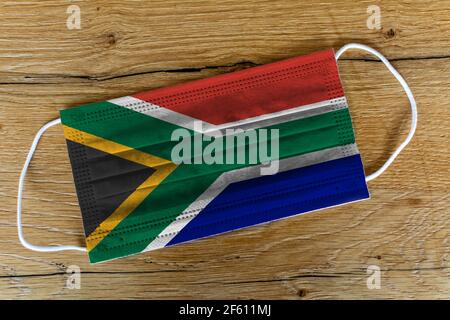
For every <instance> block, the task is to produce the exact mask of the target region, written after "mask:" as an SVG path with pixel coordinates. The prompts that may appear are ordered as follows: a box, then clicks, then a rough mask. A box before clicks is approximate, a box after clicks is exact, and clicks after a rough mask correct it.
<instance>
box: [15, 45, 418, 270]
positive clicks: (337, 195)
mask: <svg viewBox="0 0 450 320" xmlns="http://www.w3.org/2000/svg"><path fill="white" fill-rule="evenodd" d="M360 46H362V45H360ZM350 48H351V47H350ZM343 49H344V48H343ZM343 49H341V50H343ZM363 49H364V48H363ZM371 50H373V49H371ZM344 51H345V50H344ZM375 52H376V51H375ZM376 53H378V52H376ZM338 54H339V52H338V53H337V54H336V55H335V53H334V51H333V50H331V49H330V50H325V51H320V52H316V53H312V54H309V55H305V56H301V57H296V58H292V59H288V60H284V61H280V62H275V63H271V64H267V65H263V66H258V67H254V68H249V69H245V70H241V71H238V72H234V73H230V74H225V75H219V76H215V77H212V78H207V79H202V80H197V81H193V82H190V83H185V84H179V85H175V86H172V87H167V88H161V89H156V90H152V91H147V92H143V93H138V94H135V95H132V96H126V97H121V98H116V99H112V100H108V101H103V102H98V103H91V104H87V105H83V106H80V107H76V108H70V109H66V110H62V111H61V113H60V114H61V119H60V120H59V119H58V120H56V121H55V122H54V123H50V124H48V126H47V127H50V126H51V125H53V124H62V127H63V131H64V136H65V138H66V141H67V149H68V153H69V157H70V162H71V166H72V171H73V178H74V182H75V186H76V191H77V196H78V201H79V205H80V209H81V214H82V218H83V226H84V233H85V236H86V248H79V247H75V246H59V247H58V246H56V247H41V246H34V245H31V244H30V243H28V242H26V240H25V239H24V238H23V234H22V230H21V220H20V217H21V201H20V206H19V202H18V225H19V226H20V227H19V238H20V240H21V242H22V244H24V245H25V246H26V247H28V248H29V249H32V250H36V251H60V250H71V249H72V250H85V251H87V252H88V255H89V259H90V261H91V262H92V263H97V262H102V261H106V260H111V259H116V258H120V257H125V256H129V255H133V254H136V253H141V252H145V251H150V250H155V249H160V248H163V247H168V246H173V245H176V244H180V243H184V242H188V241H192V240H196V239H200V238H204V237H209V236H212V235H217V234H221V233H224V232H228V231H233V230H236V229H241V228H245V227H250V226H254V225H258V224H262V223H267V222H270V221H274V220H278V219H283V218H287V217H290V216H293V215H298V214H302V213H306V212H310V211H314V210H318V209H323V208H327V207H332V206H337V205H341V204H344V203H349V202H354V201H358V200H363V199H367V198H369V192H368V189H367V184H366V180H368V179H366V176H365V174H364V169H363V164H362V161H361V156H360V154H359V152H358V148H357V146H356V143H355V135H354V131H353V128H352V121H351V117H350V113H349V109H348V105H347V100H346V98H345V95H344V91H343V88H342V84H341V81H340V77H339V73H338V68H337V64H336V58H338ZM341 54H342V53H341ZM378 54H379V53H378ZM383 58H384V57H383ZM387 63H389V62H387ZM389 65H390V64H389ZM388 67H389V66H388ZM398 76H400V75H398ZM400 77H401V76H400ZM402 79H403V78H402ZM403 81H404V80H403ZM408 90H409V88H408ZM411 96H412V95H411ZM411 107H413V105H412V104H411ZM414 107H415V105H414ZM413 115H414V114H413ZM413 118H414V117H413ZM415 121H416V120H415ZM413 124H415V122H414V119H413ZM47 127H46V128H44V130H43V131H45V129H47ZM412 129H413V128H412ZM414 129H415V128H414ZM43 131H42V132H43ZM42 132H40V134H42ZM412 133H414V132H412ZM39 137H40V135H38V136H37V140H36V139H35V141H34V142H35V143H34V145H33V146H34V148H35V147H36V145H35V144H37V141H38V140H39ZM405 142H406V141H405ZM407 142H409V141H407ZM407 142H406V143H407ZM33 146H32V149H33ZM397 151H398V152H399V150H397ZM33 152H34V149H33V150H30V153H31V156H30V155H29V159H28V158H27V161H28V163H29V161H30V160H31V157H32V154H33ZM393 156H394V157H395V156H396V155H393ZM391 158H392V156H391ZM392 160H393V158H392ZM28 163H26V166H24V170H25V172H26V167H27V166H28ZM386 165H387V166H388V165H389V163H387V164H385V166H386ZM387 166H386V167H387ZM384 169H386V168H384ZM384 169H383V168H381V169H380V170H381V172H382V171H384ZM380 170H379V171H380ZM381 172H376V173H375V174H376V175H379V174H380V173H381ZM24 176H25V173H23V178H24ZM21 178H22V177H21ZM21 182H22V184H23V180H22V181H21ZM22 188H23V185H20V184H19V200H21V193H22ZM49 248H50V249H49ZM52 248H53V249H52Z"/></svg>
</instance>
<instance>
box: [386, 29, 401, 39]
mask: <svg viewBox="0 0 450 320" xmlns="http://www.w3.org/2000/svg"><path fill="white" fill-rule="evenodd" d="M397 33H398V32H397V30H395V29H394V28H390V29H389V30H387V31H386V32H384V33H383V34H384V37H385V38H386V39H392V38H395V36H396V35H397Z"/></svg>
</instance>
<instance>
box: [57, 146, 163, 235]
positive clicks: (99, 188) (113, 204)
mask: <svg viewBox="0 0 450 320" xmlns="http://www.w3.org/2000/svg"><path fill="white" fill-rule="evenodd" d="M66 142H67V149H68V151H69V157H70V162H71V164H72V171H73V177H74V181H75V187H76V190H77V196H78V202H79V204H80V209H81V214H82V216H83V225H84V232H85V234H86V236H88V235H89V234H91V233H92V232H93V231H94V230H95V229H96V228H97V227H98V226H99V225H100V223H102V222H103V221H104V220H105V219H106V218H108V217H109V216H110V215H111V214H112V213H113V212H114V211H115V210H116V209H117V207H119V206H120V204H121V203H122V202H124V201H125V199H127V198H128V196H129V195H130V194H131V193H133V192H134V191H135V190H136V189H137V187H139V186H140V185H141V184H142V183H143V182H144V181H145V180H146V179H147V178H148V177H150V176H151V175H152V174H153V173H154V172H155V169H153V168H150V167H147V166H143V165H141V164H138V163H135V162H132V161H129V160H126V159H123V158H121V157H118V156H115V155H113V154H109V153H105V152H103V151H99V150H97V149H94V148H91V147H87V146H85V145H82V144H79V143H76V142H73V141H70V140H66Z"/></svg>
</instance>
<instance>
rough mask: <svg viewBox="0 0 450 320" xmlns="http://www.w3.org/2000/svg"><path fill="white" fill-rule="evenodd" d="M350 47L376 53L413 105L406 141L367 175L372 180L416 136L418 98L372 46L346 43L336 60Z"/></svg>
mask: <svg viewBox="0 0 450 320" xmlns="http://www.w3.org/2000/svg"><path fill="white" fill-rule="evenodd" d="M348 49H360V50H364V51H367V52H369V53H371V54H373V55H375V56H376V57H377V58H378V59H380V60H381V61H382V62H383V63H384V64H385V65H386V67H387V68H388V69H389V71H390V72H391V73H392V74H393V75H394V77H395V78H396V79H397V80H398V82H400V84H401V86H402V87H403V90H405V93H406V95H407V96H408V99H409V104H410V106H411V129H409V133H408V136H407V137H406V139H405V141H403V142H402V143H401V144H400V146H399V147H398V148H397V150H395V152H394V153H393V154H392V155H391V156H390V157H389V159H387V161H386V162H385V164H383V166H382V167H381V168H380V169H378V170H377V171H375V172H374V173H372V174H371V175H369V176H367V177H366V181H371V180H373V179H375V178H376V177H378V176H379V175H380V174H382V173H383V172H384V171H385V170H386V169H387V168H388V167H389V166H390V165H391V163H392V162H393V161H394V160H395V158H396V157H397V156H398V155H399V154H400V152H401V151H402V150H403V149H404V148H405V147H406V146H407V144H408V143H409V142H410V141H411V139H412V137H413V136H414V132H415V131H416V127H417V105H416V100H415V99H414V96H413V93H412V92H411V89H410V88H409V86H408V84H407V83H406V81H405V79H403V77H402V76H401V75H400V74H399V73H398V71H397V70H395V68H394V67H393V66H392V65H391V64H390V62H389V61H388V60H387V59H386V58H385V57H384V56H383V55H382V54H381V53H379V52H378V51H377V50H375V49H372V48H371V47H368V46H366V45H363V44H359V43H349V44H346V45H345V46H343V47H342V48H340V49H339V50H338V51H337V52H336V60H338V59H339V57H340V56H341V55H342V54H343V53H344V52H345V51H347V50H348Z"/></svg>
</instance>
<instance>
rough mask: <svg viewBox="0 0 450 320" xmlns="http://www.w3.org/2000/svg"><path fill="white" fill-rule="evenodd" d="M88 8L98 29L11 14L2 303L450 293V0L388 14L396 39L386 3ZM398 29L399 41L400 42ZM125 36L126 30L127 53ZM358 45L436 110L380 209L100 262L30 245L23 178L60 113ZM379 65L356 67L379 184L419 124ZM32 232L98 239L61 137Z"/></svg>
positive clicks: (31, 185) (41, 178) (1, 80)
mask: <svg viewBox="0 0 450 320" xmlns="http://www.w3.org/2000/svg"><path fill="white" fill-rule="evenodd" d="M77 3H79V5H80V7H81V8H82V15H84V17H85V18H86V19H85V20H83V22H82V24H83V23H84V24H83V25H82V26H83V27H82V29H81V30H74V31H67V29H66V28H65V18H66V16H67V15H65V14H64V13H65V9H66V7H67V2H64V1H46V2H45V3H40V2H37V1H36V2H33V1H31V2H26V3H24V4H20V5H18V4H16V3H14V2H4V3H2V4H1V5H0V15H1V16H2V24H0V35H1V36H0V44H1V46H0V47H1V49H0V137H1V138H0V150H1V151H0V163H1V164H2V166H1V167H0V181H1V184H0V199H1V201H2V203H3V205H2V206H0V248H1V249H0V298H8V299H13V298H34V299H35V298H65V299H71V298H288V299H317V298H447V299H448V298H450V295H449V292H450V290H449V289H450V281H449V280H448V279H449V270H450V268H449V267H450V266H449V262H448V256H449V253H450V250H449V230H450V227H449V225H448V221H449V218H450V209H449V197H450V192H449V191H450V190H449V189H450V175H449V171H450V170H449V165H448V163H449V160H450V159H449V154H450V153H449V146H448V141H449V133H448V128H449V127H450V109H449V108H447V107H446V106H445V105H446V103H448V101H449V92H450V58H449V57H446V55H448V40H447V39H448V38H449V37H448V32H449V31H448V30H449V28H448V24H449V23H450V21H449V20H448V16H449V12H450V9H449V8H450V6H449V5H446V4H447V2H445V1H444V2H440V4H439V6H438V4H435V3H433V2H428V3H426V2H420V3H416V2H411V3H410V2H408V1H400V3H399V4H397V2H394V1H384V2H383V4H382V10H383V11H382V12H383V28H384V29H383V30H381V31H371V30H367V28H366V26H365V17H366V13H365V9H366V7H367V5H368V4H369V2H361V4H358V5H356V6H355V5H353V3H350V2H347V1H338V2H329V3H327V2H314V1H313V2H311V4H309V3H300V2H298V1H278V2H276V3H275V4H274V2H269V1H266V2H265V1H263V2H261V1H259V2H256V1H255V2H253V1H247V2H246V3H240V2H233V1H225V2H220V3H219V2H211V1H192V2H185V3H183V4H178V3H176V2H170V1H169V2H167V1H164V2H152V5H151V6H150V5H148V4H146V3H145V2H142V3H140V2H130V3H128V4H127V5H123V4H122V3H119V2H118V1H117V2H116V1H108V2H106V1H90V2H81V1H80V2H77ZM14 4H15V5H14ZM370 4H371V3H370ZM132 6H139V9H140V10H138V11H135V10H133V8H132ZM97 7H98V8H100V9H99V10H98V11H97ZM438 7H439V8H438ZM112 8H114V9H112ZM82 19H84V18H82ZM61 20H62V21H63V22H61ZM391 27H392V28H394V29H395V30H397V31H396V32H398V33H396V35H395V36H394V37H393V38H387V37H385V32H386V28H387V29H389V28H391ZM108 32H114V34H116V35H117V40H116V42H115V43H112V44H110V45H107V44H106V40H105V39H104V38H105V37H106V36H105V34H107V33H108ZM114 37H116V36H114ZM348 41H362V42H365V43H368V44H371V45H374V46H375V47H376V48H379V49H380V50H381V51H382V52H383V53H386V54H387V55H388V56H389V57H390V58H394V59H396V61H394V62H393V64H394V65H395V67H396V68H398V70H399V71H400V72H401V73H402V74H403V75H404V76H405V78H406V79H407V81H408V82H409V83H410V85H411V88H412V90H413V91H414V93H415V96H416V98H417V102H418V107H419V126H418V131H417V135H416V136H415V138H414V140H413V142H412V143H411V145H410V146H408V148H407V149H406V150H405V151H404V152H403V153H402V154H401V155H400V156H399V158H398V159H397V160H396V161H395V162H394V164H393V166H392V167H391V168H390V169H389V170H388V171H387V172H386V173H385V174H383V175H382V176H381V177H379V178H378V179H376V180H375V181H373V182H370V184H369V187H370V191H371V195H372V199H371V200H368V201H364V202H360V203H354V204H350V205H346V206H342V207H338V208H333V209H328V210H323V211H320V212H317V213H313V214H308V215H303V216H298V217H294V218H290V219H287V220H284V221H278V222H274V223H271V224H268V225H265V226H261V227H255V228H249V229H246V230H242V231H238V232H232V233H228V234H225V235H221V236H217V237H213V238H210V239H205V240H201V241H197V242H194V243H191V244H186V245H182V246H178V247H173V248H167V249H164V250H159V251H155V252H150V253H145V254H141V255H137V256H134V257H130V258H126V259H120V260H116V261H111V262H107V263H103V264H99V265H89V263H88V262H87V257H86V256H85V254H83V253H75V252H63V253H35V252H31V251H28V250H26V249H24V248H22V247H21V246H20V244H19V243H18V240H17V234H16V221H15V219H16V211H15V210H16V208H15V205H16V188H17V179H18V176H19V173H20V169H21V166H22V163H23V161H24V159H25V155H26V152H27V150H28V148H29V146H30V143H31V140H32V138H33V136H34V134H35V132H36V131H37V130H38V128H39V127H40V126H41V125H42V124H43V123H45V122H47V121H49V120H51V119H53V118H56V117H57V116H58V113H57V111H58V110H59V109H61V108H69V107H73V106H76V105H78V104H82V103H86V102H92V101H97V100H104V99H109V98H114V97H118V96H122V95H126V94H131V93H134V92H137V91H142V90H147V89H151V88H156V87H160V86H166V85H170V84H175V83H181V82H185V81H188V80H192V79H198V78H205V77H208V76H212V75H215V74H219V73H224V72H231V71H234V70H237V69H240V68H244V67H248V66H251V65H253V64H255V63H256V64H259V63H265V62H270V61H275V60H278V59H281V58H284V57H290V56H294V55H297V54H305V53H309V52H311V51H314V50H317V49H323V48H326V47H329V46H333V47H334V48H335V49H337V48H338V47H339V46H340V45H341V44H343V43H345V42H348ZM112 42H113V41H112ZM361 57H362V56H361V55H359V54H358V53H356V52H350V53H349V54H348V55H346V56H345V57H344V58H345V59H347V60H343V61H340V62H339V66H340V70H341V75H342V80H343V83H344V86H345V89H346V93H347V96H348V99H349V103H350V110H351V113H352V117H353V120H354V125H355V130H356V135H357V142H358V145H359V148H360V150H361V153H362V155H363V158H364V162H365V168H366V170H367V172H373V171H374V170H375V169H376V168H378V167H379V166H380V165H381V164H382V163H383V162H384V161H385V160H386V159H387V157H388V155H389V154H390V153H391V152H392V151H393V150H394V149H395V146H396V145H398V143H400V142H401V140H402V139H403V138H404V136H405V135H406V133H407V131H408V128H409V127H408V126H409V117H410V114H409V111H408V104H407V99H406V97H405V96H404V93H403V92H402V90H401V88H400V86H399V85H398V84H397V83H396V81H395V79H393V78H392V76H391V75H390V74H389V73H388V72H387V71H386V69H385V68H384V67H383V65H382V64H381V63H379V62H375V61H370V60H369V61H367V60H365V59H361ZM348 59H357V60H348ZM243 61H251V62H252V63H245V62H244V63H240V62H243ZM204 66H210V67H208V68H203V67H204ZM216 66H218V67H216ZM220 66H225V67H220ZM226 66H229V67H226ZM191 68H193V69H191ZM178 69H181V70H178ZM183 69H186V70H184V71H183ZM158 70H178V71H170V72H159V71H158ZM133 74H135V75H133ZM24 223H25V234H26V238H27V239H28V240H29V241H31V242H33V243H35V244H42V245H48V244H78V245H82V243H83V235H82V228H81V219H80V213H79V208H78V204H77V200H76V196H75V190H74V186H73V181H72V177H71V171H70V166H69V162H68V158H67V153H66V150H65V143H64V138H63V136H62V131H61V129H60V128H52V129H51V130H50V131H49V132H48V134H47V135H46V136H45V137H44V138H43V140H42V142H41V143H40V145H39V148H38V152H37V154H36V157H35V160H33V162H32V165H31V166H30V171H29V174H28V176H27V182H26V187H25V199H24ZM372 264H375V265H378V266H380V268H381V269H382V283H381V285H382V288H381V289H380V290H369V289H367V287H366V278H367V274H366V268H367V266H368V265H372ZM70 265H78V266H80V268H81V271H82V274H81V289H80V290H70V289H68V288H66V280H67V277H68V275H67V274H66V269H67V267H68V266H70Z"/></svg>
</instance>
